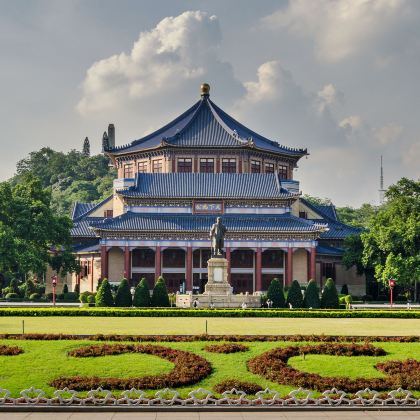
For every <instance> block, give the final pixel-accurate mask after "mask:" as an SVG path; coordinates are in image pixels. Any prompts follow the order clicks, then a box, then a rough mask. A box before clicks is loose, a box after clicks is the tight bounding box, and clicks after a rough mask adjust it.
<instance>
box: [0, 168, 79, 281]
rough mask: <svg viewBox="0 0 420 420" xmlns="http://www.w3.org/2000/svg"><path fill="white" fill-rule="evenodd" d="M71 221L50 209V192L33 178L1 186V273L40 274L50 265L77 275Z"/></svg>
mask: <svg viewBox="0 0 420 420" xmlns="http://www.w3.org/2000/svg"><path fill="white" fill-rule="evenodd" d="M71 227H72V222H71V220H70V219H69V218H68V217H66V216H59V215H57V214H56V213H55V212H54V211H53V209H52V208H51V192H50V191H49V190H46V189H44V188H43V187H42V185H41V181H40V180H39V179H38V178H35V177H33V176H31V175H26V176H24V177H23V178H22V179H21V183H19V184H17V185H15V186H12V185H11V184H10V183H8V182H4V183H0V255H1V256H2V258H0V272H2V273H5V274H8V275H10V274H12V273H13V274H17V275H20V276H22V275H23V274H24V273H29V272H32V273H35V274H41V273H43V272H45V269H46V267H47V265H48V264H49V265H51V266H52V267H53V268H54V269H55V270H57V271H59V272H60V271H61V272H62V274H65V273H68V272H72V271H77V269H78V267H77V264H76V262H75V259H74V257H73V255H72V253H71V237H70V229H71Z"/></svg>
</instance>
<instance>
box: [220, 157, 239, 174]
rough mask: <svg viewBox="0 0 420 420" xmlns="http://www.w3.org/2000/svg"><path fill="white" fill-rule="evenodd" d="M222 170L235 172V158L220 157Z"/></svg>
mask: <svg viewBox="0 0 420 420" xmlns="http://www.w3.org/2000/svg"><path fill="white" fill-rule="evenodd" d="M222 172H224V173H236V159H222Z"/></svg>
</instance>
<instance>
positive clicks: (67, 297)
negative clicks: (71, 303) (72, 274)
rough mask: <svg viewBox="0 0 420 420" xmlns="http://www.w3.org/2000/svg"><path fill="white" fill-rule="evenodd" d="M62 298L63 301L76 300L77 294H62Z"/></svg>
mask: <svg viewBox="0 0 420 420" xmlns="http://www.w3.org/2000/svg"><path fill="white" fill-rule="evenodd" d="M63 296H64V300H77V298H78V297H79V296H78V294H77V293H75V292H67V293H63Z"/></svg>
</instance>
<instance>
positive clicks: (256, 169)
mask: <svg viewBox="0 0 420 420" xmlns="http://www.w3.org/2000/svg"><path fill="white" fill-rule="evenodd" d="M251 172H252V173H253V174H259V173H260V172H261V162H260V161H259V160H251Z"/></svg>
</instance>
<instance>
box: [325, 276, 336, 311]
mask: <svg viewBox="0 0 420 420" xmlns="http://www.w3.org/2000/svg"><path fill="white" fill-rule="evenodd" d="M321 308H324V309H338V308H339V300H338V293H337V289H336V287H335V283H334V280H333V279H327V281H326V282H325V286H324V290H323V291H322V296H321Z"/></svg>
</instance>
